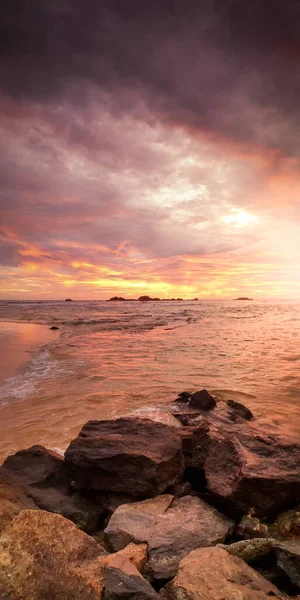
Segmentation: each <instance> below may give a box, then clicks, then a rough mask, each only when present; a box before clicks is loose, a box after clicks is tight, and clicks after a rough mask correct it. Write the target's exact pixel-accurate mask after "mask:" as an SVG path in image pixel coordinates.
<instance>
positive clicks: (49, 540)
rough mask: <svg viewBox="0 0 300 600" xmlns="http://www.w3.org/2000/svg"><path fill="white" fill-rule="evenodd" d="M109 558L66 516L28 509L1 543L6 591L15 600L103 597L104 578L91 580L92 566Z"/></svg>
mask: <svg viewBox="0 0 300 600" xmlns="http://www.w3.org/2000/svg"><path fill="white" fill-rule="evenodd" d="M103 554H105V551H104V550H102V548H101V546H99V544H97V542H96V541H95V540H93V538H90V537H89V536H88V535H86V534H85V533H83V531H80V530H79V529H78V528H77V527H76V525H74V524H73V523H71V521H68V520H67V519H64V517H61V516H60V515H54V514H52V513H48V512H45V511H41V510H38V511H32V510H24V511H22V512H21V513H20V514H19V515H18V516H17V517H15V519H14V520H13V521H12V523H11V524H10V525H9V526H8V527H7V528H6V529H5V531H4V532H3V533H2V536H1V538H0V583H1V585H0V589H3V590H4V592H5V593H6V594H7V597H8V598H12V599H13V600H21V599H22V600H23V599H24V600H33V599H34V600H50V599H51V600H56V599H57V600H61V599H64V600H65V599H66V600H74V598H76V599H77V598H78V599H80V600H81V598H82V600H83V599H84V600H85V599H86V598H88V599H90V598H91V599H93V600H94V598H95V599H96V598H100V595H99V593H98V592H99V590H100V589H101V587H100V576H99V578H97V576H96V573H94V574H93V578H91V581H89V576H88V573H89V568H88V566H89V565H90V563H91V562H93V561H95V559H97V557H99V556H101V555H103ZM86 564H87V568H86V570H85V565H86ZM1 586H2V587H1ZM75 590H76V594H75ZM51 594H52V595H51ZM74 594H75V595H74ZM5 597H6V596H5V595H4V598H5ZM0 598H1V596H0Z"/></svg>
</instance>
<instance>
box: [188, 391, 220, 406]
mask: <svg viewBox="0 0 300 600" xmlns="http://www.w3.org/2000/svg"><path fill="white" fill-rule="evenodd" d="M216 404H217V402H216V400H215V398H214V397H213V396H211V394H210V393H209V392H208V391H207V390H200V392H195V393H194V394H192V395H191V398H190V400H189V405H190V406H191V407H192V408H198V409H200V410H211V409H212V408H215V406H216Z"/></svg>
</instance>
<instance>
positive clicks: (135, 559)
mask: <svg viewBox="0 0 300 600" xmlns="http://www.w3.org/2000/svg"><path fill="white" fill-rule="evenodd" d="M117 554H118V555H119V556H124V557H125V558H128V560H130V562H132V563H133V564H134V566H135V567H136V568H137V570H138V571H139V572H140V573H143V572H144V570H145V565H146V562H147V544H133V543H131V544H128V546H126V547H125V548H123V550H119V552H117Z"/></svg>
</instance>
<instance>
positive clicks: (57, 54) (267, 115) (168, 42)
mask: <svg viewBox="0 0 300 600" xmlns="http://www.w3.org/2000/svg"><path fill="white" fill-rule="evenodd" d="M299 97H300V3H299V0H285V1H284V2H282V0H243V2H241V0H203V1H202V2H200V1H199V0H51V2H49V0H22V1H21V0H10V1H9V2H2V3H1V7H0V298H1V299H29V300H31V299H64V298H65V297H71V298H73V299H89V298H91V299H95V298H97V299H107V298H109V297H110V296H114V295H121V296H125V297H127V298H134V297H139V296H140V295H144V294H147V295H150V296H156V297H157V296H159V297H161V298H169V297H173V296H175V297H178V296H180V297H183V298H193V297H195V296H197V297H199V298H234V297H236V296H240V295H247V296H250V297H253V298H258V299H259V298H292V299H296V300H297V299H300V102H299Z"/></svg>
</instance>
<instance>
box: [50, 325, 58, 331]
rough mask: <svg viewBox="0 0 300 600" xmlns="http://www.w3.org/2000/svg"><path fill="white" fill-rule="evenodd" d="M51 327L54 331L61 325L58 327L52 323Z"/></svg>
mask: <svg viewBox="0 0 300 600" xmlns="http://www.w3.org/2000/svg"><path fill="white" fill-rule="evenodd" d="M49 329H52V330H53V331H56V330H57V329H59V327H56V325H52V327H49Z"/></svg>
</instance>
